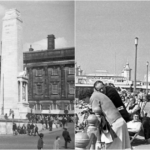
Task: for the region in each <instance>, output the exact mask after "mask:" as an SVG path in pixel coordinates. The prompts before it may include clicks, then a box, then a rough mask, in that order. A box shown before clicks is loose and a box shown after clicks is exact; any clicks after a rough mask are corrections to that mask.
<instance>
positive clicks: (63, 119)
mask: <svg viewBox="0 0 150 150" xmlns="http://www.w3.org/2000/svg"><path fill="white" fill-rule="evenodd" d="M61 122H62V127H63V128H64V127H65V124H66V119H65V118H64V117H63V118H62V120H61Z"/></svg>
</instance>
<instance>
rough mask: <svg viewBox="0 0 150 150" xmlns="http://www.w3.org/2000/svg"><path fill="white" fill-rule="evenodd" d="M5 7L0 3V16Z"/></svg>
mask: <svg viewBox="0 0 150 150" xmlns="http://www.w3.org/2000/svg"><path fill="white" fill-rule="evenodd" d="M5 11H6V8H5V7H4V6H3V5H0V16H4V14H5Z"/></svg>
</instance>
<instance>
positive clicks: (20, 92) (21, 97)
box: [20, 81, 22, 102]
mask: <svg viewBox="0 0 150 150" xmlns="http://www.w3.org/2000/svg"><path fill="white" fill-rule="evenodd" d="M20 102H22V81H20Z"/></svg>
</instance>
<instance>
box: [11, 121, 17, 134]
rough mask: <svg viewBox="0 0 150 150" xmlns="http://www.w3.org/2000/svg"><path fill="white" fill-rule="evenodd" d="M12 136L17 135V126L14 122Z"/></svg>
mask: <svg viewBox="0 0 150 150" xmlns="http://www.w3.org/2000/svg"><path fill="white" fill-rule="evenodd" d="M12 129H13V135H17V125H16V123H15V122H14V123H13V128H12Z"/></svg>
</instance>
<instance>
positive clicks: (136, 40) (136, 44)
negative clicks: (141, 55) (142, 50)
mask: <svg viewBox="0 0 150 150" xmlns="http://www.w3.org/2000/svg"><path fill="white" fill-rule="evenodd" d="M137 46H138V37H136V38H135V70H134V92H135V91H136V72H137V71H136V69H137Z"/></svg>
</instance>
